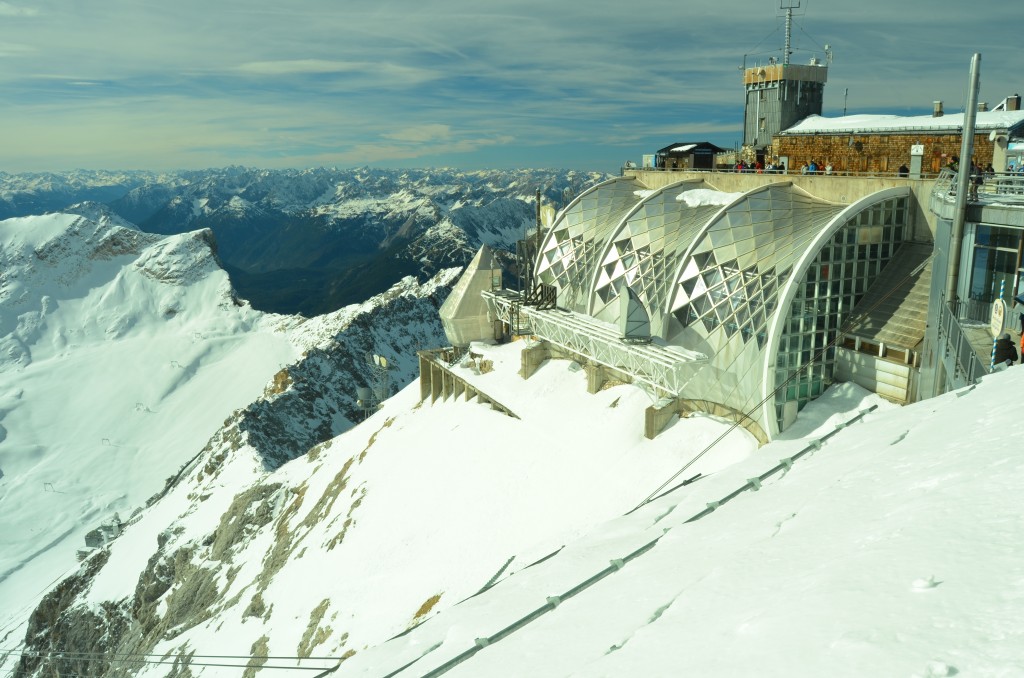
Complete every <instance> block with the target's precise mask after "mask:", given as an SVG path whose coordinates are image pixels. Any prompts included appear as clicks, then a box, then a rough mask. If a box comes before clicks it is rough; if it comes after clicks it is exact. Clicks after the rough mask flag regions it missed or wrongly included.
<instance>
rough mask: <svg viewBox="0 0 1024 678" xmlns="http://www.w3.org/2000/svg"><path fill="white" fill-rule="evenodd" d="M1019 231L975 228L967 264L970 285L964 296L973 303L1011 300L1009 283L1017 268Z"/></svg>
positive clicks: (1011, 281)
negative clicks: (969, 258) (972, 253)
mask: <svg viewBox="0 0 1024 678" xmlns="http://www.w3.org/2000/svg"><path fill="white" fill-rule="evenodd" d="M1019 248H1020V231H1018V230H1016V229H1013V228H999V227H996V226H981V225H979V226H978V230H977V232H976V235H975V238H974V257H973V259H972V262H971V283H970V291H969V292H968V296H969V298H970V299H972V300H974V301H980V302H983V303H987V304H990V303H992V302H994V301H995V300H996V299H998V298H999V291H1000V287H1003V289H1004V291H1003V298H1004V299H1011V298H1012V297H1013V296H1014V293H1015V291H1014V288H1013V282H1014V277H1015V276H1016V274H1017V267H1018V266H1019V265H1020V254H1019Z"/></svg>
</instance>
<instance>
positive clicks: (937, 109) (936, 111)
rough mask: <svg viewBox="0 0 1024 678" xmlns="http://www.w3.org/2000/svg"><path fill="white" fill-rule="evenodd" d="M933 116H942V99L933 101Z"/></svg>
mask: <svg viewBox="0 0 1024 678" xmlns="http://www.w3.org/2000/svg"><path fill="white" fill-rule="evenodd" d="M932 117H933V118H941V117H942V102H941V101H933V102H932Z"/></svg>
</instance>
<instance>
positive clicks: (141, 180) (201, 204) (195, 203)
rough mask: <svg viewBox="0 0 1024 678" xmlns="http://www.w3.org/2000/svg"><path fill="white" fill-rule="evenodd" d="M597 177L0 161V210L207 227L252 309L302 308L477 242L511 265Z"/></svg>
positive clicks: (382, 286) (171, 227) (330, 303)
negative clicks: (39, 169) (542, 215)
mask: <svg viewBox="0 0 1024 678" xmlns="http://www.w3.org/2000/svg"><path fill="white" fill-rule="evenodd" d="M602 178H604V175H600V174H597V173H581V172H576V171H571V170H481V171H461V170H454V169H422V170H385V169H371V168H361V169H328V168H316V169H308V170H266V169H254V168H245V167H227V168H222V169H209V170H195V171H183V172H174V173H160V174H157V173H152V172H121V173H118V172H101V171H84V170H83V171H77V172H67V173H46V174H3V173H0V219H3V218H8V217H19V216H27V215H33V214H41V213H43V212H48V211H66V210H67V208H68V207H69V206H71V205H73V204H75V203H80V202H93V203H99V204H101V205H103V206H105V207H106V208H107V209H109V211H110V214H111V215H113V216H117V217H120V218H122V219H124V220H126V221H128V222H130V223H133V224H136V225H137V226H138V227H139V228H140V229H141V230H143V231H145V232H149V233H157V234H163V235H175V234H180V233H185V232H190V231H195V230H199V229H209V230H210V231H211V232H212V233H213V234H214V237H215V239H216V243H217V254H218V256H219V258H220V261H221V263H222V265H223V267H224V269H225V270H226V271H228V273H229V275H230V277H231V281H232V284H233V286H234V287H235V289H236V290H237V291H238V294H239V295H240V296H241V297H242V298H244V299H246V300H248V301H249V302H250V303H251V304H252V305H253V307H254V308H256V309H259V310H264V311H270V312H275V313H302V314H304V315H306V316H313V315H318V314H322V313H327V312H330V311H334V310H337V309H338V308H341V307H342V306H344V305H347V304H352V303H358V302H361V301H363V300H365V299H368V298H369V297H371V296H373V295H375V294H379V293H382V292H384V291H385V290H387V289H388V288H390V287H391V285H393V284H394V283H395V282H397V281H398V280H400V279H402V278H403V277H405V276H408V275H412V276H415V277H416V278H417V279H418V280H419V281H420V282H423V281H424V280H426V279H428V278H430V277H432V276H433V275H434V274H435V273H437V272H438V271H440V270H442V269H444V268H450V267H454V266H463V265H465V264H466V263H468V262H469V260H470V259H471V258H472V256H473V254H475V252H476V250H477V249H478V248H479V247H480V245H481V244H487V245H489V246H491V247H492V248H494V249H495V250H497V251H498V252H499V254H500V255H501V256H502V257H503V261H504V263H505V264H506V265H509V266H511V263H512V262H511V256H510V255H508V254H507V253H510V252H514V251H515V242H516V241H517V240H518V239H520V238H522V237H523V235H524V233H525V231H526V230H527V229H532V228H533V227H534V224H535V223H536V191H537V190H541V191H542V194H543V198H542V199H543V200H544V201H545V202H547V203H548V204H551V205H553V206H555V207H559V206H561V205H564V204H565V203H566V202H567V201H568V200H569V199H571V198H572V197H575V195H576V194H578V193H579V192H580V191H582V190H583V189H584V188H585V187H587V186H589V185H590V184H592V183H594V182H596V181H598V180H600V179H602Z"/></svg>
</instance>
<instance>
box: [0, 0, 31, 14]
mask: <svg viewBox="0 0 1024 678" xmlns="http://www.w3.org/2000/svg"><path fill="white" fill-rule="evenodd" d="M38 14H39V10H37V9H36V8H34V7H23V6H18V5H12V4H11V3H9V2H3V1H2V0H0V16H36V15H38Z"/></svg>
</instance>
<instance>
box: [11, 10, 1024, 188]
mask: <svg viewBox="0 0 1024 678" xmlns="http://www.w3.org/2000/svg"><path fill="white" fill-rule="evenodd" d="M793 4H795V3H793ZM796 14H797V16H796V25H795V28H794V33H793V38H794V41H793V42H794V47H795V48H796V50H797V51H796V53H795V54H794V57H793V60H794V61H796V62H800V63H806V61H807V60H808V59H809V58H810V57H811V56H818V57H819V58H820V57H822V56H823V47H824V45H825V44H829V45H831V47H832V50H833V52H834V54H835V61H834V62H833V64H832V66H831V68H830V70H829V83H828V85H827V86H826V90H825V115H829V116H835V115H840V114H841V113H842V111H843V104H844V91H845V90H847V89H848V90H849V96H848V99H847V106H848V112H849V113H894V114H907V115H919V114H925V113H929V112H930V111H931V105H932V101H933V100H937V99H941V100H943V101H944V102H945V107H946V110H947V112H955V111H959V110H960V109H961V107H962V106H963V104H964V101H965V100H966V89H967V80H968V72H969V65H970V58H971V55H972V54H973V53H974V52H980V53H981V54H982V71H981V72H982V85H981V99H982V100H983V101H988V102H989V103H990V104H993V105H994V104H996V103H998V102H999V101H1001V100H1002V99H1003V98H1004V97H1006V96H1007V95H1009V94H1012V93H1014V92H1017V91H1021V90H1024V83H1022V80H1024V75H1022V74H1021V71H1020V64H1021V63H1022V62H1024V57H1022V54H1024V52H1022V50H1024V38H1021V37H1020V34H1019V28H1020V26H1021V25H1022V23H1024V22H1022V20H1024V6H1019V5H1018V3H1017V2H1015V1H1011V2H1005V1H1003V0H1000V1H999V2H996V1H995V0H977V1H976V2H973V3H964V2H960V1H954V0H900V1H899V2H894V1H893V0H887V1H882V0H858V1H857V2H836V1H835V0H829V1H828V2H826V1H825V0H803V1H802V3H801V7H800V9H798V10H796ZM1014 15H1015V16H1014ZM781 17H782V12H781V11H780V10H779V1H778V0H716V1H713V2H705V1H704V0H686V1H685V2H684V1H683V0H644V1H643V2H636V3H634V2H626V1H625V0H614V1H610V0H590V1H589V2H586V3H580V2H572V3H569V2H551V1H547V2H540V1H539V0H487V1H485V2H480V1H479V0H473V1H471V0H415V1H414V0H374V1H372V2H358V3H357V2H353V1H352V0H292V1H291V2H283V1H281V0H278V1H276V2H271V1H268V0H244V2H243V1H238V0H215V1H211V0H202V1H199V0H174V1H173V2H168V1H167V0H161V1H160V2H156V1H154V0H102V2H85V1H84V0H38V1H37V2H30V1H29V0H0V100H2V101H3V106H2V108H0V111H2V113H0V123H2V125H0V134H2V139H3V144H2V146H0V148H2V152H0V171H7V172H22V171H43V170H64V169H72V168H78V167H83V168H95V169H100V168H102V169H153V170H162V169H179V168H201V167H212V166H224V165H231V164H242V165H249V166H258V167H310V166H320V165H326V166H338V167H351V166H361V165H371V166H380V167H432V166H452V167H461V168H467V169H473V168H492V167H493V168H497V167H558V168H578V169H585V170H602V171H610V172H613V171H616V170H617V169H618V167H619V166H621V164H622V162H623V161H625V160H634V161H637V162H639V160H640V156H641V155H642V154H644V153H651V152H653V151H654V150H657V149H658V148H661V147H663V146H665V145H668V144H670V143H674V142H677V141H705V140H706V141H711V142H713V143H717V144H718V145H720V146H726V147H731V146H733V145H734V144H735V143H736V142H737V141H738V140H739V138H740V128H741V119H742V113H743V91H742V84H741V80H740V70H739V68H740V66H741V65H742V64H743V62H744V57H745V55H749V56H746V59H747V62H748V65H749V64H750V63H752V61H753V60H761V61H762V62H764V61H766V60H767V59H768V57H770V56H773V55H775V56H778V55H781V51H782V45H783V42H784V30H783V20H782V18H781Z"/></svg>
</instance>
